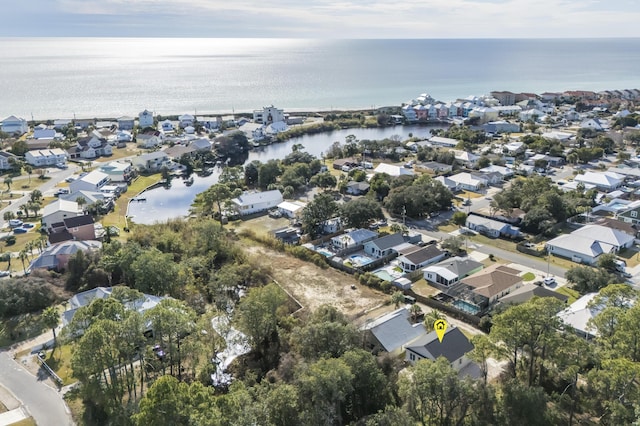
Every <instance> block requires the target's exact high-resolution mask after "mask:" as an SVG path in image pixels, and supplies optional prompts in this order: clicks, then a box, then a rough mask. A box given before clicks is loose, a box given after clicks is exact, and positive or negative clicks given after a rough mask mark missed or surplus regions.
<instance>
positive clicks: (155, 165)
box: [131, 151, 171, 171]
mask: <svg viewBox="0 0 640 426" xmlns="http://www.w3.org/2000/svg"><path fill="white" fill-rule="evenodd" d="M170 163H171V162H170V161H169V157H168V156H167V154H166V153H165V152H164V151H154V152H148V153H146V154H142V155H138V156H137V157H133V158H132V159H131V164H132V165H133V166H134V167H135V168H137V169H139V170H143V171H157V170H160V169H162V168H163V167H169V165H170Z"/></svg>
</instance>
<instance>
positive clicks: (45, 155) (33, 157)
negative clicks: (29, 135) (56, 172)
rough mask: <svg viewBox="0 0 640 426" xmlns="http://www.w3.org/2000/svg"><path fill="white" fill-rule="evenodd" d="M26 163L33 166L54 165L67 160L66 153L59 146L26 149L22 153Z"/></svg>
mask: <svg viewBox="0 0 640 426" xmlns="http://www.w3.org/2000/svg"><path fill="white" fill-rule="evenodd" d="M24 159H25V161H26V162H27V163H29V164H31V165H32V166H35V167H43V166H55V165H56V164H65V163H66V162H67V153H66V152H65V151H64V150H62V149H60V148H52V149H40V150H37V151H35V150H34V151H27V152H26V153H25V154H24Z"/></svg>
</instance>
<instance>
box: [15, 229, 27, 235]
mask: <svg viewBox="0 0 640 426" xmlns="http://www.w3.org/2000/svg"><path fill="white" fill-rule="evenodd" d="M13 233H14V234H26V233H27V230H26V229H24V228H13Z"/></svg>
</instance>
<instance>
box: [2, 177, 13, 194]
mask: <svg viewBox="0 0 640 426" xmlns="http://www.w3.org/2000/svg"><path fill="white" fill-rule="evenodd" d="M12 183H13V179H12V178H11V176H7V177H6V178H4V184H5V185H7V192H9V191H11V184H12Z"/></svg>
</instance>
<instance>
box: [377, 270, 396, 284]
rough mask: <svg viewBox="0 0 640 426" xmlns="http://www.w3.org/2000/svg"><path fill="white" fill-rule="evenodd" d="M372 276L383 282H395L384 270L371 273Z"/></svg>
mask: <svg viewBox="0 0 640 426" xmlns="http://www.w3.org/2000/svg"><path fill="white" fill-rule="evenodd" d="M372 274H373V275H375V276H376V277H378V278H380V279H381V280H383V281H389V282H391V281H393V280H395V278H394V277H392V276H391V275H390V274H389V273H388V272H387V271H385V270H384V269H381V270H379V271H375V272H372Z"/></svg>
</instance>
